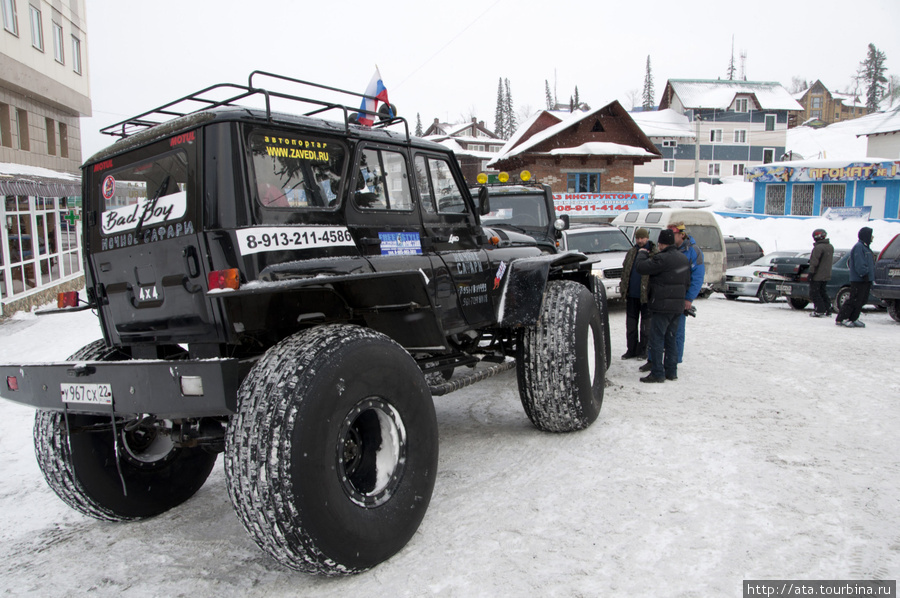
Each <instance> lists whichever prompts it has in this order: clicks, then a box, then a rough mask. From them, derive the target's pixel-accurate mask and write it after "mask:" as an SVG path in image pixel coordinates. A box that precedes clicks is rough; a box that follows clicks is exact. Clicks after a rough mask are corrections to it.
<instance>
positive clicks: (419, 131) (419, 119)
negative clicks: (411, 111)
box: [416, 112, 424, 137]
mask: <svg viewBox="0 0 900 598" xmlns="http://www.w3.org/2000/svg"><path fill="white" fill-rule="evenodd" d="M422 133H424V131H423V130H422V116H421V115H420V114H419V113H418V112H416V137H421V136H422Z"/></svg>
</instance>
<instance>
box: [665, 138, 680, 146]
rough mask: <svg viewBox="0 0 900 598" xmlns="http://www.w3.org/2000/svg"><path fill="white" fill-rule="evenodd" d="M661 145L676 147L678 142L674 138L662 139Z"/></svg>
mask: <svg viewBox="0 0 900 598" xmlns="http://www.w3.org/2000/svg"><path fill="white" fill-rule="evenodd" d="M662 146H663V147H678V142H677V141H676V140H674V139H663V142H662Z"/></svg>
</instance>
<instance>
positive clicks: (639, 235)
mask: <svg viewBox="0 0 900 598" xmlns="http://www.w3.org/2000/svg"><path fill="white" fill-rule="evenodd" d="M634 238H635V239H649V238H650V231H648V230H647V229H646V228H639V229H637V230H636V231H634Z"/></svg>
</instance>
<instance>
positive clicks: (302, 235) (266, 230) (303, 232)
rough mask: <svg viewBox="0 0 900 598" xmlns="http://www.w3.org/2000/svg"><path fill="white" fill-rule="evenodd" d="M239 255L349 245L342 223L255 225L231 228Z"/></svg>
mask: <svg viewBox="0 0 900 598" xmlns="http://www.w3.org/2000/svg"><path fill="white" fill-rule="evenodd" d="M235 235H236V236H237V240H238V247H239V248H240V250H241V255H249V254H251V253H260V252H262V251H286V250H291V249H311V248H314V247H340V246H348V247H353V246H355V245H356V244H355V243H354V242H353V237H351V236H350V231H349V230H347V229H346V228H345V227H343V226H259V227H254V228H242V229H239V230H237V231H235Z"/></svg>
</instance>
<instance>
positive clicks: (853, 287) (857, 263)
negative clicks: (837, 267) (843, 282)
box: [834, 226, 875, 328]
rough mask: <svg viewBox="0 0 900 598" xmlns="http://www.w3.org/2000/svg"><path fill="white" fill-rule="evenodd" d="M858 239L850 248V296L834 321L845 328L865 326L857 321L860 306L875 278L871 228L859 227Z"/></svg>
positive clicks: (860, 310)
mask: <svg viewBox="0 0 900 598" xmlns="http://www.w3.org/2000/svg"><path fill="white" fill-rule="evenodd" d="M857 236H858V237H859V241H857V242H856V245H854V246H853V249H851V250H850V261H849V263H848V264H847V265H848V267H849V268H850V296H849V297H848V298H847V300H846V301H845V302H844V304H843V305H842V306H841V311H839V312H838V315H837V319H835V321H834V323H835V324H837V325H838V326H845V327H847V328H865V327H866V325H865V324H863V323H862V322H860V321H859V314H860V313H861V312H862V306H863V305H865V304H866V302H867V301H868V300H869V290H870V289H871V288H872V281H873V280H874V279H875V254H874V253H872V249H871V248H870V247H869V245H871V244H872V239H874V238H875V236H874V235H873V234H872V229H871V228H869V227H868V226H864V227H862V228H861V229H859V234H858V235H857Z"/></svg>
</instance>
